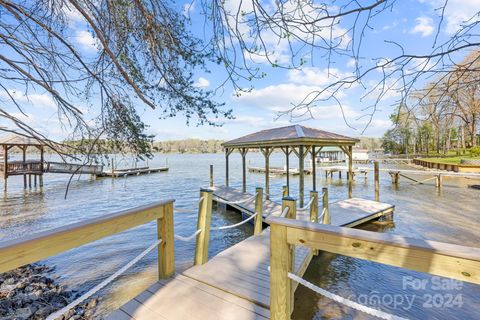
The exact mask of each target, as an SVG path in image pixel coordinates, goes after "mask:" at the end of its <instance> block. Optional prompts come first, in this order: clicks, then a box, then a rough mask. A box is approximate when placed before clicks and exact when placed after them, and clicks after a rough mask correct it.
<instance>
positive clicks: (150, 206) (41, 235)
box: [0, 199, 175, 250]
mask: <svg viewBox="0 0 480 320" xmlns="http://www.w3.org/2000/svg"><path fill="white" fill-rule="evenodd" d="M174 202H175V200H174V199H166V200H162V201H158V202H153V203H150V204H148V205H144V206H141V207H136V208H133V209H126V210H122V211H119V212H115V213H112V214H108V215H103V216H101V217H96V218H92V219H88V220H86V221H79V222H76V223H72V224H69V225H66V226H62V227H59V228H54V229H50V230H45V231H42V232H38V233H34V234H31V235H27V236H25V237H21V238H17V239H12V240H6V241H1V242H0V250H3V249H6V248H8V247H12V246H16V245H19V244H25V243H28V242H31V241H36V240H39V239H42V238H47V237H50V236H52V235H53V234H60V233H68V232H70V231H72V230H75V229H79V228H84V227H87V226H91V225H95V224H98V223H102V222H106V221H108V220H113V219H115V218H119V217H122V216H128V215H134V214H136V213H139V212H142V211H146V210H151V209H154V208H156V207H161V206H164V205H166V204H171V203H174Z"/></svg>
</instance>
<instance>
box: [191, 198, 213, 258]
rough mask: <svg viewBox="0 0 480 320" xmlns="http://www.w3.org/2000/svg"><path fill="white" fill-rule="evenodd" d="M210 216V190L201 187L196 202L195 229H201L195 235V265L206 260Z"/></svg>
mask: <svg viewBox="0 0 480 320" xmlns="http://www.w3.org/2000/svg"><path fill="white" fill-rule="evenodd" d="M211 218H212V190H207V189H201V190H200V201H199V204H198V221H197V230H202V231H201V232H200V233H199V234H198V235H197V243H196V246H195V261H194V264H195V265H201V264H204V263H206V262H207V261H208V243H209V241H210V221H211Z"/></svg>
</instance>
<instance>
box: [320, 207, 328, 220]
mask: <svg viewBox="0 0 480 320" xmlns="http://www.w3.org/2000/svg"><path fill="white" fill-rule="evenodd" d="M325 212H327V208H323V210H322V214H321V215H319V216H318V221H319V222H320V221H323V216H324V215H325Z"/></svg>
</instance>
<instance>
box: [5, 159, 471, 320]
mask: <svg viewBox="0 0 480 320" xmlns="http://www.w3.org/2000/svg"><path fill="white" fill-rule="evenodd" d="M247 157H248V159H249V161H250V162H251V164H252V165H257V166H261V165H262V164H263V159H262V156H261V155H260V154H258V153H251V154H249V155H248V156H247ZM166 158H168V165H169V167H170V170H169V172H166V173H158V174H151V175H144V176H136V177H128V178H119V179H110V178H104V179H98V180H92V179H90V177H88V176H85V177H83V176H82V177H80V178H75V179H74V180H73V181H72V184H71V186H70V189H69V192H68V195H67V197H66V199H65V190H66V185H67V182H68V176H67V175H58V174H57V175H54V174H47V175H45V179H44V180H45V186H44V188H43V192H40V190H39V189H31V190H28V191H24V190H23V186H22V183H23V182H22V179H21V178H20V177H12V178H9V181H8V182H9V190H8V192H7V193H5V194H3V199H2V200H0V238H1V239H12V238H17V237H21V236H22V235H25V234H31V233H34V232H39V231H44V230H48V229H51V228H55V227H60V226H63V225H66V224H70V223H73V222H78V221H82V220H86V219H90V218H93V217H98V216H102V215H104V214H107V213H112V212H115V211H118V210H122V209H128V208H132V207H136V206H140V205H144V204H148V203H151V202H153V201H158V200H161V199H165V198H174V199H176V204H175V206H176V207H181V208H184V209H187V208H196V206H197V201H198V196H199V188H200V186H206V185H207V184H208V179H209V165H210V164H213V165H214V169H215V170H214V175H215V183H216V184H223V183H224V156H223V155H222V154H201V155H157V156H156V157H155V159H154V160H151V161H150V163H149V165H150V166H151V167H155V166H162V165H164V164H165V161H166V160H167V159H166ZM230 158H231V166H230V167H231V169H230V176H231V178H230V181H231V185H232V186H233V187H239V188H240V187H241V158H240V155H238V154H233V155H232V156H231V157H230ZM47 160H48V159H47ZM117 160H118V161H119V162H120V157H117ZM294 161H296V159H295V160H294V158H293V157H292V159H291V163H294ZM271 162H272V165H274V166H275V165H277V166H283V155H281V154H276V153H274V154H273V155H272V160H271ZM123 164H124V165H131V159H128V158H127V159H124V161H123ZM142 165H143V163H139V166H142ZM382 167H385V165H382ZM247 181H248V189H249V191H252V190H253V189H254V188H255V187H256V186H262V185H263V175H260V174H248V176H247ZM390 181H391V180H390V177H389V176H388V174H387V173H381V181H380V196H381V201H384V202H388V203H392V204H394V205H395V206H396V210H395V218H394V220H395V222H394V224H392V225H379V224H376V223H369V224H366V225H364V226H362V228H364V229H367V230H373V231H380V232H389V233H393V234H399V235H404V236H409V237H414V238H422V239H431V240H437V241H443V242H450V243H456V244H462V245H468V246H473V247H480V209H479V207H480V191H478V190H474V189H468V188H467V185H468V184H472V183H474V182H475V181H474V180H468V179H445V181H444V183H445V186H444V187H443V188H442V189H441V190H439V191H438V190H436V189H435V187H434V186H433V184H432V183H427V184H425V185H411V184H410V183H408V182H407V180H406V179H402V178H401V179H400V186H399V187H395V186H392V184H391V182H390ZM311 183H312V181H311V177H307V178H306V190H309V186H310V185H311ZM283 184H285V177H272V178H271V190H270V192H271V194H277V195H278V196H277V197H274V198H273V200H277V201H278V200H280V194H281V186H282V185H283ZM297 185H298V180H297V178H295V177H293V178H292V179H291V188H292V193H293V195H294V196H295V193H296V192H297V190H296V188H295V187H296V186H297ZM317 186H318V187H319V188H320V187H322V186H328V188H329V195H330V201H336V200H340V199H345V198H346V197H347V186H346V184H345V180H338V178H336V177H335V178H334V179H333V180H325V179H324V177H323V176H322V174H320V173H319V174H318V176H317ZM354 196H356V197H364V198H369V199H372V198H373V185H372V176H371V175H370V178H369V180H368V181H364V179H362V178H358V179H357V181H356V182H355V185H354ZM195 213H196V212H195V210H193V211H192V214H185V213H177V214H176V215H175V232H176V233H178V234H181V235H190V234H191V233H192V232H194V231H195V227H196V216H195ZM240 219H241V218H240V216H239V215H238V214H237V213H235V212H230V211H221V212H214V213H213V217H212V224H213V225H226V224H231V223H234V222H238V221H240ZM251 234H252V228H251V226H249V225H246V226H242V227H241V228H237V229H231V230H226V231H216V232H212V233H211V241H210V255H211V256H213V255H215V254H217V253H218V252H220V251H222V250H224V249H226V248H228V247H230V246H231V245H233V244H235V243H237V242H239V241H241V240H243V239H245V238H246V237H248V236H250V235H251ZM155 237H156V227H155V224H154V223H150V224H146V225H143V226H140V227H137V228H135V229H131V230H129V231H126V232H123V233H120V234H117V235H114V236H111V237H108V238H106V239H103V240H100V241H96V242H94V243H91V244H89V245H85V246H83V247H81V248H77V249H74V250H70V251H68V252H66V253H63V254H60V255H58V256H56V257H54V258H50V259H47V260H45V261H43V262H44V263H46V264H48V265H50V266H55V271H54V276H56V277H58V281H60V282H61V283H62V284H64V285H66V286H68V287H69V288H71V289H76V290H80V291H84V290H87V289H89V288H91V287H93V286H94V285H95V284H97V283H99V282H100V281H102V280H103V279H105V278H106V277H108V276H109V275H111V274H112V273H113V272H115V271H116V270H118V269H119V268H120V267H122V266H123V265H124V264H125V263H127V262H128V261H129V260H130V259H132V258H133V257H135V256H136V255H137V254H138V253H140V252H141V251H142V250H143V249H145V248H146V247H148V246H149V245H150V244H151V243H153V241H154V240H155ZM175 250H176V252H175V259H176V261H175V263H176V269H177V270H183V269H185V268H187V267H189V266H190V265H191V264H192V261H193V252H194V242H191V243H184V242H176V243H175ZM156 263H157V257H156V255H155V253H151V254H149V255H148V256H146V257H145V258H144V259H143V260H142V261H141V262H140V263H139V264H138V265H136V266H135V267H133V268H132V269H130V270H129V271H128V272H127V273H125V274H124V275H123V276H122V277H120V278H119V279H117V280H116V281H115V282H114V283H113V284H111V285H110V286H108V287H107V288H105V289H104V290H103V291H102V292H101V296H102V301H101V304H100V308H99V311H98V314H99V315H100V316H101V315H104V314H106V313H108V312H109V311H110V310H113V309H115V308H117V307H118V306H120V305H122V304H123V303H125V302H126V301H128V300H129V299H131V298H133V297H134V296H135V295H136V294H138V293H139V292H141V291H142V290H143V289H145V288H146V287H148V286H149V285H150V284H151V283H153V282H154V281H155V279H156ZM305 278H306V279H307V280H309V281H311V282H313V283H315V284H317V285H319V286H320V287H322V288H325V289H327V290H329V291H331V292H333V293H336V294H338V295H340V296H343V297H349V298H350V299H352V300H355V301H358V302H361V303H363V304H365V303H366V304H369V305H370V306H373V307H376V308H378V309H381V310H384V311H387V312H390V313H393V314H395V315H398V316H403V317H407V318H410V319H479V318H480V286H475V285H470V284H467V283H460V284H457V286H454V285H450V286H448V285H447V287H448V288H446V289H445V288H440V289H439V288H437V286H436V284H437V282H436V281H438V280H439V279H435V278H433V279H432V277H430V276H427V275H424V274H421V273H415V272H410V271H405V270H402V269H399V268H394V267H387V266H383V265H380V264H376V263H371V262H367V261H362V260H359V259H352V258H348V257H343V256H337V255H333V254H327V253H323V254H320V255H319V256H318V257H316V258H315V259H314V260H313V262H312V264H311V265H310V267H309V269H308V270H307V273H306V274H305ZM440 280H442V279H440ZM418 283H423V284H424V285H423V286H421V287H417V286H415V285H417V284H418ZM378 299H380V300H378ZM295 300H296V301H295V311H294V314H293V318H295V319H368V318H369V316H368V315H365V314H362V313H360V312H356V311H355V310H352V309H350V308H347V307H344V306H342V305H340V304H337V303H336V302H333V301H331V300H329V299H327V298H324V297H322V296H320V295H317V294H315V293H314V292H312V291H310V290H309V289H305V288H303V287H302V286H300V287H299V290H297V293H296V297H295ZM379 301H380V302H382V301H383V303H381V305H380V304H379V303H378V302H379Z"/></svg>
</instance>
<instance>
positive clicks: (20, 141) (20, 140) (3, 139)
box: [0, 134, 45, 146]
mask: <svg viewBox="0 0 480 320" xmlns="http://www.w3.org/2000/svg"><path fill="white" fill-rule="evenodd" d="M0 145H10V146H12V145H14V146H21V145H25V146H44V145H45V143H42V142H41V141H38V140H37V139H33V138H28V137H24V136H22V135H19V134H11V135H2V136H0Z"/></svg>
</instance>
